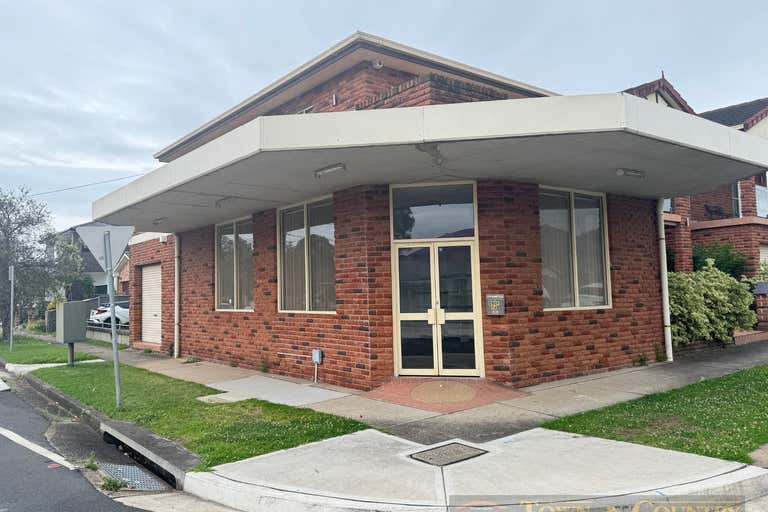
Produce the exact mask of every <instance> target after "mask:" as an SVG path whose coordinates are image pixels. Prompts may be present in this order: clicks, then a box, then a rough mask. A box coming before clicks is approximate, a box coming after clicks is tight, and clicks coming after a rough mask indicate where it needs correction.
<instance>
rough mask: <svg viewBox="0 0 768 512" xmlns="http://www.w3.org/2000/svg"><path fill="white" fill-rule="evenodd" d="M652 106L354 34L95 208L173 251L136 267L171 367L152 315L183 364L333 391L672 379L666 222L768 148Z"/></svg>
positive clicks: (136, 303)
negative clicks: (604, 375)
mask: <svg viewBox="0 0 768 512" xmlns="http://www.w3.org/2000/svg"><path fill="white" fill-rule="evenodd" d="M658 92H659V96H658V98H661V99H663V100H664V101H665V102H667V101H678V100H677V99H675V98H674V96H671V97H670V98H669V99H668V98H667V97H666V96H665V93H664V91H663V90H661V89H660V90H659V91H658ZM648 96H653V98H657V96H655V95H652V94H651V93H650V92H649V93H648V94H646V95H645V96H644V98H643V99H640V98H638V97H636V96H634V95H632V94H628V93H615V94H598V95H587V96H558V95H556V94H554V93H552V92H549V91H547V90H545V89H542V88H539V87H535V86H531V85H527V84H524V83H521V82H518V81H515V80H511V79H508V78H505V77H502V76H498V75H495V74H492V73H489V72H486V71H482V70H479V69H476V68H473V67H471V66H467V65H464V64H461V63H457V62H454V61H451V60H448V59H445V58H443V57H439V56H436V55H433V54H429V53H426V52H422V51H419V50H415V49H413V48H409V47H407V46H404V45H401V44H398V43H395V42H393V41H388V40H386V39H382V38H379V37H375V36H371V35H368V34H364V33H356V34H354V35H353V36H351V37H349V38H347V39H346V40H344V41H342V42H341V43H339V44H337V45H336V46H334V47H332V48H330V49H329V50H327V51H325V52H323V53H322V54H321V55H319V56H318V57H316V58H314V59H313V60H311V61H309V62H308V63H306V64H305V65H303V66H301V67H299V68H298V69H296V70H294V71H292V72H291V73H289V74H288V75H286V76H285V77H283V78H281V79H280V80H278V81H276V82H274V83H273V84H271V85H269V86H268V87H266V88H265V89H263V90H262V91H260V92H258V93H256V94H255V95H254V96H252V97H250V98H248V99H246V100H245V101H243V102H242V103H240V104H239V105H237V106H235V107H233V108H232V109H230V110H228V111H227V112H225V113H223V114H222V115H220V116H218V117H216V118H215V119H213V120H211V121H210V122H208V123H206V124H205V125H203V126H202V127H200V128H198V129H197V130H195V131H193V132H191V133H190V134H188V135H186V136H184V137H182V138H181V139H179V140H178V141H176V142H174V143H173V144H171V145H169V146H168V147H166V148H164V149H163V150H161V151H160V152H159V153H157V154H156V155H155V156H156V157H157V158H158V159H159V160H160V161H161V162H163V163H164V165H162V166H161V167H159V168H158V169H156V170H155V171H153V172H150V173H149V174H147V175H145V176H143V177H141V178H139V179H137V180H136V181H134V182H132V183H130V184H128V185H126V186H124V187H122V188H120V189H119V190H117V191H115V192H113V193H111V194H109V195H107V196H105V197H103V198H101V199H99V200H97V201H96V202H95V203H94V205H93V215H94V218H95V219H97V220H99V221H104V222H109V223H112V224H127V225H134V226H135V227H136V229H137V230H138V231H156V230H158V229H160V230H162V231H166V232H169V233H173V237H172V238H171V237H168V238H166V241H165V244H164V245H163V243H162V242H161V240H160V239H159V238H158V239H157V240H152V241H150V240H145V241H144V243H143V244H141V243H134V244H132V245H131V251H130V268H131V270H130V272H131V301H132V304H131V340H132V343H134V345H137V344H142V343H143V344H149V343H155V346H157V339H158V336H157V333H158V330H157V329H158V328H157V326H156V325H155V326H150V327H149V329H154V330H153V333H154V334H153V335H152V339H151V340H150V339H149V337H148V336H147V335H145V333H144V332H143V331H144V330H146V329H147V326H146V325H145V324H144V317H146V316H147V315H146V309H147V308H146V306H143V305H144V304H145V303H144V300H145V299H144V296H145V295H146V294H147V293H148V292H150V291H151V293H153V294H155V298H154V299H151V300H153V301H154V303H155V304H156V303H158V299H157V298H156V294H157V293H160V296H161V298H160V299H159V303H160V305H161V306H160V307H161V318H162V321H161V325H160V329H159V332H160V336H159V339H160V346H161V347H163V346H165V347H168V346H173V347H174V349H175V352H176V354H177V355H182V356H184V357H196V358H201V359H206V360H213V361H221V362H225V363H227V364H232V365H239V366H244V367H251V368H257V369H259V368H262V369H263V368H268V369H269V371H271V372H274V373H277V374H284V375H291V376H295V377H304V378H308V377H310V376H311V375H312V373H313V360H312V352H313V349H320V350H322V353H323V356H324V357H323V361H322V363H321V364H320V366H319V378H320V380H321V381H323V382H327V383H331V384H337V385H341V386H347V387H352V388H358V389H370V388H372V387H375V386H377V385H379V384H381V383H383V382H386V381H387V380H389V379H391V378H393V377H396V376H405V375H424V376H429V375H442V376H457V377H485V378H488V379H492V380H494V381H499V382H507V383H512V384H513V385H516V386H525V385H531V384H536V383H540V382H545V381H551V380H555V379H561V378H565V377H572V376H577V375H583V374H588V373H592V372H597V371H604V370H608V369H616V368H621V367H626V366H630V365H632V364H637V363H638V362H641V361H644V360H653V359H654V358H655V356H656V355H657V354H661V355H662V356H663V355H664V353H665V351H666V352H667V354H668V355H671V338H670V337H669V329H668V327H666V328H665V314H664V312H665V302H664V295H663V293H662V291H663V289H665V287H666V280H665V279H663V276H664V268H665V265H666V258H665V247H664V244H660V243H659V240H660V239H661V238H660V235H661V234H663V233H664V215H663V212H662V205H663V198H665V197H678V196H687V195H691V194H698V193H701V192H705V191H707V190H711V189H713V188H715V187H718V186H721V185H727V184H729V183H731V182H733V181H734V180H740V179H743V178H746V177H748V176H752V175H755V174H757V173H760V172H763V171H764V169H765V168H766V167H768V141H764V140H762V139H760V138H757V137H753V136H751V135H748V134H744V133H739V132H737V131H735V130H732V129H730V128H727V127H724V126H721V125H718V124H716V123H712V122H710V121H708V120H706V119H702V118H699V117H696V116H694V115H691V113H690V112H688V111H687V110H685V109H681V110H678V109H673V108H662V106H660V105H658V104H655V103H657V101H654V102H651V101H646V99H645V98H647V97H648ZM139 247H142V249H141V250H140V249H139ZM145 251H146V253H147V254H143V252H145ZM148 283H149V284H148ZM158 283H159V286H158ZM176 283H178V286H176V285H175V284H176ZM158 290H159V291H158ZM667 319H668V317H667ZM667 323H668V322H667ZM148 342H149V343H148ZM665 342H666V343H665Z"/></svg>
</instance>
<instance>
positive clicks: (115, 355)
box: [104, 230, 120, 408]
mask: <svg viewBox="0 0 768 512" xmlns="http://www.w3.org/2000/svg"><path fill="white" fill-rule="evenodd" d="M104 262H105V263H106V267H107V268H106V269H105V270H106V271H107V293H108V294H109V316H110V322H109V324H110V327H111V330H112V359H113V362H114V366H115V405H116V406H117V407H118V408H120V360H119V357H120V356H119V353H120V351H119V350H118V349H117V321H116V320H115V279H114V277H112V244H111V243H110V240H109V230H107V231H104Z"/></svg>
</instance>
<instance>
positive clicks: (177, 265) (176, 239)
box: [173, 233, 181, 358]
mask: <svg viewBox="0 0 768 512" xmlns="http://www.w3.org/2000/svg"><path fill="white" fill-rule="evenodd" d="M180 245H181V237H180V236H179V234H178V233H174V234H173V357H175V358H178V357H179V324H180V322H181V315H180V304H179V299H180V298H181V291H180V290H179V281H181V279H180V278H179V277H180V276H179V274H180V271H181V248H180V247H179V246H180Z"/></svg>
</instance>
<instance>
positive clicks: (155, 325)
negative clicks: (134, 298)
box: [141, 265, 163, 343]
mask: <svg viewBox="0 0 768 512" xmlns="http://www.w3.org/2000/svg"><path fill="white" fill-rule="evenodd" d="M161 276H162V273H161V272H160V265H148V266H146V267H143V268H142V269H141V341H143V342H144V343H160V341H161V337H162V332H163V331H162V327H163V322H162V316H161V314H160V310H161V308H162V277H161Z"/></svg>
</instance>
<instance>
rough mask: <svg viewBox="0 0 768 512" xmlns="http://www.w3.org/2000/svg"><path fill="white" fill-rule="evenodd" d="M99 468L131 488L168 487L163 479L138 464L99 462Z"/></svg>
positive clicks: (161, 489)
mask: <svg viewBox="0 0 768 512" xmlns="http://www.w3.org/2000/svg"><path fill="white" fill-rule="evenodd" d="M99 468H100V469H101V470H102V471H104V472H105V473H106V474H107V475H109V476H110V477H111V478H114V479H115V480H120V481H121V482H125V484H126V486H127V487H128V488H129V489H136V490H138V491H164V490H166V489H167V486H166V485H165V483H163V481H162V480H160V479H159V478H157V477H156V476H155V475H153V474H152V473H149V472H148V471H144V470H143V469H141V468H139V467H137V466H129V465H125V464H111V463H109V462H102V463H99Z"/></svg>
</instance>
